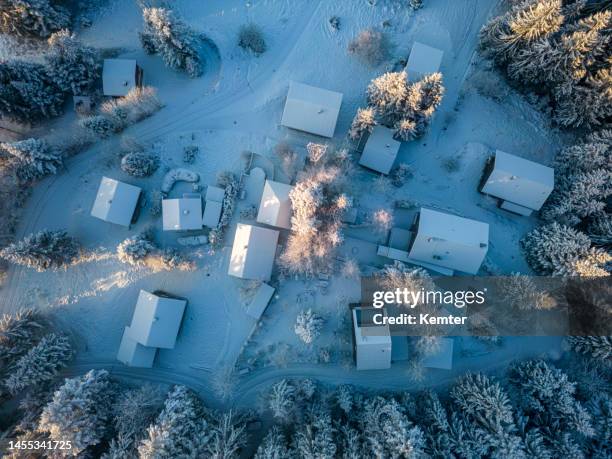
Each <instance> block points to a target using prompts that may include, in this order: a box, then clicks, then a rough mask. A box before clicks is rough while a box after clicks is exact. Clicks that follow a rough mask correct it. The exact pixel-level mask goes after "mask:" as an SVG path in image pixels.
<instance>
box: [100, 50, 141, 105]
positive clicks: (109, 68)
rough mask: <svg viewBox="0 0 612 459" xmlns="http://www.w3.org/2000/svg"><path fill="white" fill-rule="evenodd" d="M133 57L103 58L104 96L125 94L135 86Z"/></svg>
mask: <svg viewBox="0 0 612 459" xmlns="http://www.w3.org/2000/svg"><path fill="white" fill-rule="evenodd" d="M136 69H137V65H136V61H135V60H134V59H104V67H103V69H102V92H103V93H104V95H105V96H125V95H126V94H127V93H128V92H130V91H131V90H132V89H134V88H135V87H136V86H137V82H136Z"/></svg>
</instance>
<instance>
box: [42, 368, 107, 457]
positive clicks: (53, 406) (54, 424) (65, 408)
mask: <svg viewBox="0 0 612 459" xmlns="http://www.w3.org/2000/svg"><path fill="white" fill-rule="evenodd" d="M113 393H114V384H113V383H112V381H111V379H110V377H109V374H108V372H107V371H106V370H91V371H89V372H87V373H86V374H85V375H83V376H80V377H77V378H72V379H66V381H65V382H64V384H63V385H62V386H61V387H60V388H59V389H58V390H57V391H56V392H55V393H54V394H53V399H52V400H51V402H50V403H49V404H48V405H47V406H46V407H45V408H44V410H43V412H42V414H41V416H40V421H39V425H38V430H40V431H41V432H45V433H47V434H48V436H49V439H50V440H54V441H70V442H71V445H72V448H71V450H70V454H72V455H78V454H79V453H82V452H83V451H85V450H86V449H87V448H89V447H90V446H94V445H98V444H99V443H100V442H101V441H102V439H103V438H104V437H105V436H106V433H107V432H108V428H109V423H110V415H111V398H112V396H113Z"/></svg>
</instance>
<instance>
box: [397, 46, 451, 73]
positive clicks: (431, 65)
mask: <svg viewBox="0 0 612 459" xmlns="http://www.w3.org/2000/svg"><path fill="white" fill-rule="evenodd" d="M443 54H444V53H443V52H442V50H439V49H437V48H433V47H431V46H427V45H424V44H423V43H419V42H418V41H415V42H414V44H413V45H412V50H411V51H410V56H409V57H408V63H407V64H406V72H408V79H409V80H410V81H416V80H420V79H421V78H423V77H424V76H426V75H430V74H432V73H436V72H437V71H438V70H440V64H441V63H442V56H443Z"/></svg>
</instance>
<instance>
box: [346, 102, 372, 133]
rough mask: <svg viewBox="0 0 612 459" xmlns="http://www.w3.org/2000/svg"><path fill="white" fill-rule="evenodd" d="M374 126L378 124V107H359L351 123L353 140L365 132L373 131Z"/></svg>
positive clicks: (350, 131)
mask: <svg viewBox="0 0 612 459" xmlns="http://www.w3.org/2000/svg"><path fill="white" fill-rule="evenodd" d="M374 126H376V109H374V108H373V107H366V108H358V109H357V114H356V115H355V118H353V122H352V123H351V129H350V130H349V137H350V138H351V139H353V140H358V139H360V138H361V136H362V135H363V134H364V133H366V132H368V133H370V132H372V129H374Z"/></svg>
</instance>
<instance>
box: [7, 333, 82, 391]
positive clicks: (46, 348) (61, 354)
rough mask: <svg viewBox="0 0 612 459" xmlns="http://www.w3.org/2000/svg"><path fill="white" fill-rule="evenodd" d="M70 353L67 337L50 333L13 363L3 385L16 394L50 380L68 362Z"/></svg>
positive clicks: (70, 348) (71, 353)
mask: <svg viewBox="0 0 612 459" xmlns="http://www.w3.org/2000/svg"><path fill="white" fill-rule="evenodd" d="M72 355H73V352H72V347H71V346H70V342H69V341H68V339H67V338H66V337H65V336H61V335H55V334H53V333H50V334H49V335H46V336H44V337H43V338H42V339H41V340H40V342H39V343H38V344H37V345H36V346H34V347H33V348H32V349H30V350H29V351H28V353H27V354H25V355H24V356H23V357H21V358H20V359H19V360H18V361H17V362H16V363H15V365H14V367H13V368H12V369H11V373H10V375H9V377H8V378H7V379H6V381H5V382H4V385H5V386H6V388H7V389H8V390H9V392H10V393H11V394H13V395H16V394H18V393H19V392H21V391H23V390H24V389H29V388H32V387H34V386H38V385H40V384H43V383H45V382H48V381H51V380H53V379H54V378H55V377H56V376H57V374H58V373H59V371H60V370H61V369H62V368H64V367H65V366H66V365H67V364H68V361H69V360H70V359H71V358H72Z"/></svg>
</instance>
